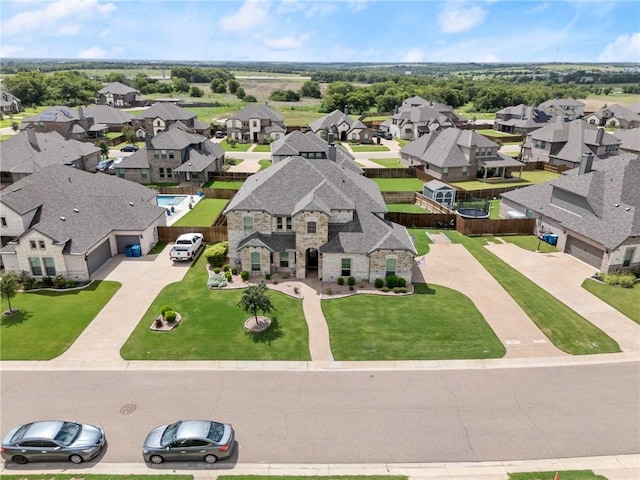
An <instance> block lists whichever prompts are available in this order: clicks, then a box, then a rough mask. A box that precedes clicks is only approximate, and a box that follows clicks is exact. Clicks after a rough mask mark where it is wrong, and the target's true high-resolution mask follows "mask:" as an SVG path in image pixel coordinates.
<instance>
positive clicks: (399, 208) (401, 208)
mask: <svg viewBox="0 0 640 480" xmlns="http://www.w3.org/2000/svg"><path fill="white" fill-rule="evenodd" d="M387 210H389V211H390V212H400V213H424V214H428V213H429V212H427V211H426V210H425V209H424V208H420V207H418V206H417V205H414V204H413V203H387Z"/></svg>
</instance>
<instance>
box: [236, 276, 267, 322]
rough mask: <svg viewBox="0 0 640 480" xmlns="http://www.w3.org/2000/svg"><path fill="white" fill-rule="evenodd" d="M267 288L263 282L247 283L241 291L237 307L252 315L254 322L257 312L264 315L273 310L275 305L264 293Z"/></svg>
mask: <svg viewBox="0 0 640 480" xmlns="http://www.w3.org/2000/svg"><path fill="white" fill-rule="evenodd" d="M267 290H268V289H267V286H266V285H265V284H264V282H262V283H260V284H258V285H249V286H248V287H247V288H245V289H244V292H242V298H241V299H240V302H239V303H238V307H240V308H242V309H243V310H244V311H245V312H247V313H250V314H251V315H253V316H254V317H255V319H256V322H257V321H258V312H262V313H264V314H265V315H266V314H267V313H269V312H271V311H273V310H275V307H274V306H273V305H272V304H271V298H269V296H267V294H266V291H267Z"/></svg>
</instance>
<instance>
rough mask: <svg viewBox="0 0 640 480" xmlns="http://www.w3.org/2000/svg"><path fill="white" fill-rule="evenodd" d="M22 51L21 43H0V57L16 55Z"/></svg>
mask: <svg viewBox="0 0 640 480" xmlns="http://www.w3.org/2000/svg"><path fill="white" fill-rule="evenodd" d="M23 52H24V47H23V46H22V45H6V44H2V45H0V57H17V56H19V55H20V54H21V53H23Z"/></svg>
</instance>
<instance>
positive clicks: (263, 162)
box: [258, 158, 271, 170]
mask: <svg viewBox="0 0 640 480" xmlns="http://www.w3.org/2000/svg"><path fill="white" fill-rule="evenodd" d="M258 165H260V170H264V169H265V168H269V167H270V166H271V160H268V159H266V158H265V159H262V160H258Z"/></svg>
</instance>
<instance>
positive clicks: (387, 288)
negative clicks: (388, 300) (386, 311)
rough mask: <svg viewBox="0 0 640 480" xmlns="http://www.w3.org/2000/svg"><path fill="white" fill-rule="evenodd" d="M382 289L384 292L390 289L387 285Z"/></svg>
mask: <svg viewBox="0 0 640 480" xmlns="http://www.w3.org/2000/svg"><path fill="white" fill-rule="evenodd" d="M381 290H382V291H383V292H388V291H389V287H387V286H386V285H385V286H384V287H382V288H381Z"/></svg>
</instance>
